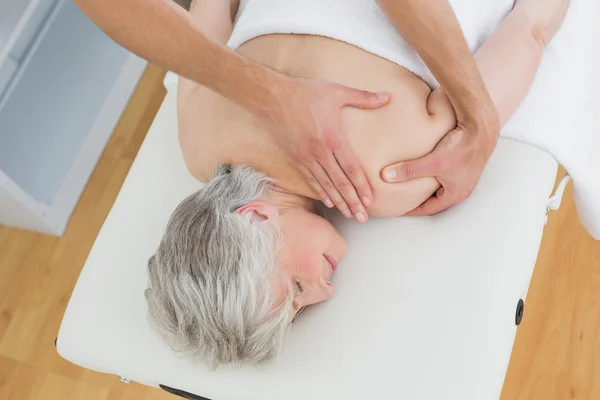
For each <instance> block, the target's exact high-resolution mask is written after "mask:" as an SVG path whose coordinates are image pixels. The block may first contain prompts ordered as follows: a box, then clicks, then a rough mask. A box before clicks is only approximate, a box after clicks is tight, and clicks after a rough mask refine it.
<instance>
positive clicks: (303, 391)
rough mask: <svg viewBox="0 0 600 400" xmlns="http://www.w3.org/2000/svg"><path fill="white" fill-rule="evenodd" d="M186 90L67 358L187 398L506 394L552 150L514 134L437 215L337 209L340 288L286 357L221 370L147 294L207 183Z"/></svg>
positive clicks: (108, 230) (294, 338)
mask: <svg viewBox="0 0 600 400" xmlns="http://www.w3.org/2000/svg"><path fill="white" fill-rule="evenodd" d="M175 98H176V93H175V90H171V91H170V92H169V93H168V95H167V97H166V98H165V100H164V103H163V104H162V107H161V108H160V111H159V113H158V115H157V117H156V119H155V121H154V123H153V125H152V127H151V129H150V132H149V133H148V136H147V138H146V140H145V141H144V143H143V145H142V147H141V150H140V152H139V154H138V156H137V159H136V160H135V163H134V164H133V167H132V169H131V171H130V173H129V175H128V177H127V180H126V182H125V184H124V186H123V188H122V190H121V193H120V194H119V196H118V198H117V200H116V202H115V204H114V207H113V209H112V210H111V212H110V214H109V216H108V218H107V219H106V222H105V224H104V226H103V228H102V230H101V232H100V234H99V235H98V238H97V240H96V243H95V245H94V247H93V249H92V251H91V253H90V255H89V258H88V260H87V262H86V264H85V266H84V268H83V271H82V273H81V276H80V278H79V281H78V283H77V286H76V287H75V290H74V292H73V295H72V297H71V300H70V302H69V305H68V308H67V311H66V313H65V316H64V320H63V322H62V326H61V329H60V333H59V335H58V340H57V348H58V352H59V353H60V355H61V356H62V357H64V358H66V359H67V360H70V361H71V362H73V363H75V364H78V365H80V366H83V367H85V368H89V369H92V370H96V371H100V372H106V373H110V374H117V375H120V376H122V377H124V378H127V379H130V380H134V381H137V382H140V383H142V384H146V385H151V386H158V385H164V386H166V387H169V388H174V389H177V390H179V391H180V392H179V393H180V394H181V395H184V396H185V397H186V398H189V399H203V398H207V399H211V400H238V399H239V400H252V399H256V400H280V399H285V400H301V399H312V400H330V399H334V400H337V399H344V400H351V399H391V398H394V399H410V400H440V399H444V400H454V399H456V400H492V399H494V400H495V399H498V397H499V396H500V391H501V388H502V384H503V380H504V376H505V372H506V368H507V365H508V361H509V357H510V353H511V349H512V346H513V341H514V337H515V333H516V330H517V326H516V320H518V319H519V317H520V312H521V311H522V309H521V308H520V307H518V304H519V303H520V300H521V299H525V295H526V292H527V289H528V286H529V282H530V278H531V275H532V271H533V267H534V264H535V261H536V257H537V253H538V249H539V245H540V240H541V237H542V231H543V228H544V223H545V219H546V204H547V201H548V197H549V196H550V194H551V191H552V188H553V185H554V182H555V177H556V172H557V163H556V161H555V160H554V159H553V158H552V157H551V156H550V155H549V154H547V153H546V152H544V151H542V150H539V149H537V148H535V147H532V146H529V145H525V144H522V143H518V142H514V141H511V140H508V139H501V140H500V142H499V144H498V147H497V149H496V151H495V153H494V155H493V156H492V158H491V160H490V162H489V164H488V166H487V168H486V170H485V172H484V174H483V176H482V177H481V181H480V183H479V184H478V186H477V188H476V189H475V191H474V192H473V194H472V196H471V197H470V198H468V199H467V200H466V201H465V202H464V203H462V204H460V205H458V206H456V207H454V208H452V209H451V210H449V211H447V212H445V213H442V214H440V215H437V216H434V217H428V218H395V219H394V218H391V219H385V220H383V219H380V220H378V219H371V220H370V222H369V223H368V224H367V225H365V226H359V225H358V224H356V223H353V222H349V221H346V220H344V219H343V218H339V217H337V216H333V218H332V219H333V222H334V224H335V225H337V226H338V228H339V229H340V231H341V232H342V234H343V235H344V236H345V238H346V239H347V241H348V248H349V251H348V253H347V256H346V258H345V260H344V261H343V263H342V264H341V265H340V268H339V269H338V271H337V272H336V275H335V277H334V282H335V284H336V296H335V297H334V298H333V299H332V300H330V301H327V302H325V303H322V304H320V305H317V306H313V307H310V308H309V309H307V310H306V311H305V312H304V313H303V314H302V315H301V317H299V318H298V321H297V322H296V323H295V324H293V326H292V328H291V331H290V333H289V334H288V338H287V342H286V345H285V349H284V353H283V355H282V357H281V358H280V360H279V361H278V363H277V364H276V365H275V366H274V367H264V368H260V369H256V368H252V367H239V366H237V367H226V368H221V369H218V370H217V371H216V372H209V371H208V370H207V369H206V368H205V367H204V366H203V365H194V364H192V363H191V362H189V361H188V360H186V359H182V358H179V357H177V356H175V355H174V354H172V353H171V351H170V350H169V349H168V348H167V347H166V346H165V345H163V343H162V342H161V340H160V339H159V338H158V336H156V335H155V333H154V332H153V331H152V330H151V328H150V326H149V324H148V321H147V309H146V303H145V299H144V289H145V288H146V284H147V276H146V262H147V260H148V258H149V257H150V255H151V254H153V252H154V251H155V250H156V248H157V246H158V243H159V240H160V238H161V236H162V234H163V232H164V229H165V226H166V223H167V220H168V218H169V216H170V214H171V212H172V211H173V210H174V208H175V207H176V205H177V204H178V203H179V202H180V201H181V200H182V199H183V198H184V197H185V196H186V195H187V194H189V193H191V192H192V191H194V190H197V189H198V188H199V187H200V186H201V184H200V183H198V182H197V181H195V180H194V179H193V178H192V177H191V176H190V175H189V173H188V172H187V170H186V168H185V165H184V163H183V160H182V157H181V155H180V150H179V147H178V142H177V133H176V132H177V121H176V104H175V103H176V102H175ZM527 317H528V315H527V312H525V314H524V318H527ZM181 391H185V392H187V393H183V392H181Z"/></svg>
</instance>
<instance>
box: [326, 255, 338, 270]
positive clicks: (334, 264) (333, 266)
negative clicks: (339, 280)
mask: <svg viewBox="0 0 600 400" xmlns="http://www.w3.org/2000/svg"><path fill="white" fill-rule="evenodd" d="M323 256H325V259H326V260H327V262H329V265H331V269H332V270H334V271H335V270H336V269H337V267H338V263H337V261H336V260H335V258H333V257H331V256H330V255H329V254H323Z"/></svg>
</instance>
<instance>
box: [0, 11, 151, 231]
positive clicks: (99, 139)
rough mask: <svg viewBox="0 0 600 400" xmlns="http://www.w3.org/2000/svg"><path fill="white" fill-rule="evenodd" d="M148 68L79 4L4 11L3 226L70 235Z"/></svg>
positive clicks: (0, 98) (0, 104)
mask: <svg viewBox="0 0 600 400" xmlns="http://www.w3.org/2000/svg"><path fill="white" fill-rule="evenodd" d="M145 66H146V62H145V61H143V60H141V59H139V58H138V57H136V56H134V55H132V54H131V53H129V52H128V51H126V50H125V49H123V48H121V47H120V46H118V45H117V44H115V43H114V42H113V41H112V40H110V39H109V38H108V37H107V36H105V35H104V33H102V31H100V29H99V28H97V27H96V26H95V25H94V24H93V23H92V22H91V21H90V20H89V19H88V18H87V17H86V16H85V15H84V14H83V13H81V11H80V10H79V9H78V8H77V7H76V6H75V5H74V4H73V3H72V2H71V1H68V0H30V1H29V2H27V1H23V0H2V1H1V2H0V224H5V225H12V226H18V227H23V228H26V229H33V230H38V231H42V232H46V233H50V234H55V235H61V234H62V233H63V231H64V229H65V227H66V225H67V222H68V219H69V217H70V215H71V213H72V211H73V209H74V208H75V206H76V204H77V201H78V199H79V197H80V195H81V193H82V191H83V189H84V187H85V184H86V183H87V180H88V178H89V176H90V175H91V173H92V171H93V169H94V167H95V165H96V163H97V161H98V158H99V156H100V154H101V153H102V151H103V149H104V147H105V145H106V142H107V141H108V139H109V138H110V135H111V133H112V131H113V129H114V127H115V126H116V124H117V122H118V119H119V117H120V115H121V112H122V111H123V109H124V108H125V106H126V104H127V102H128V100H129V97H130V96H131V93H132V92H133V90H134V89H135V86H136V84H137V82H138V80H139V77H140V76H141V74H142V72H143V70H144V68H145Z"/></svg>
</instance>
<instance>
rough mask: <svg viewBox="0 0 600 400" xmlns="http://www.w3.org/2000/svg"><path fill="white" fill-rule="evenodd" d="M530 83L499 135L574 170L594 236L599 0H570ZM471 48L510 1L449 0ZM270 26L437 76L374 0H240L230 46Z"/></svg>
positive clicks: (599, 194) (581, 208) (597, 226)
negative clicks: (340, 43)
mask: <svg viewBox="0 0 600 400" xmlns="http://www.w3.org/2000/svg"><path fill="white" fill-rule="evenodd" d="M571 3H572V4H571V7H570V9H569V13H568V15H567V18H566V20H565V21H564V23H563V26H562V28H561V30H560V31H559V32H558V34H557V35H556V36H555V37H554V39H553V40H552V41H551V43H550V44H549V45H548V47H547V50H546V52H545V54H544V57H543V59H542V62H541V65H540V69H539V71H538V74H537V76H536V79H535V82H534V84H533V87H532V88H531V90H530V92H529V93H528V95H527V97H526V99H525V100H524V102H523V104H522V105H521V107H520V108H519V109H518V110H517V112H516V113H515V115H514V116H513V117H512V118H511V119H510V121H509V122H508V123H507V124H506V126H505V127H504V129H503V130H502V131H501V133H500V134H501V136H504V137H508V138H512V139H515V140H518V141H522V142H525V143H529V144H532V145H535V146H538V147H540V148H542V149H544V150H546V151H548V152H549V153H550V154H552V155H553V156H554V157H555V158H556V159H557V160H558V161H559V162H560V163H561V164H562V165H563V166H564V167H565V168H566V169H567V171H568V173H569V174H570V175H571V176H572V178H573V182H574V190H575V191H574V194H575V204H576V206H577V210H578V214H579V218H580V220H581V222H582V224H583V225H584V226H585V227H586V229H587V230H588V232H589V233H590V234H591V235H592V236H593V237H594V238H596V239H600V178H599V177H598V174H600V158H599V157H600V77H598V76H597V74H595V73H594V71H600V45H599V44H598V39H600V28H599V24H600V2H599V1H597V0H572V1H571ZM450 4H451V5H452V7H453V9H454V11H455V13H456V15H457V17H458V20H459V22H460V24H461V28H462V30H463V33H464V35H465V38H466V40H467V43H468V44H469V47H470V49H471V51H472V52H475V51H476V50H477V48H479V46H481V44H482V43H483V42H485V40H486V39H487V38H488V37H489V36H490V35H491V34H492V33H493V31H494V30H495V28H496V27H497V26H498V24H499V23H500V22H501V21H502V19H503V18H504V17H505V16H506V15H507V13H508V12H510V10H511V8H512V6H513V1H512V0H450ZM270 33H298V34H313V35H321V36H327V37H331V38H334V39H337V40H341V41H344V42H348V43H350V44H353V45H355V46H357V47H360V48H362V49H364V50H366V51H369V52H371V53H373V54H377V55H378V56H380V57H383V58H386V59H389V60H391V61H393V62H395V63H397V64H399V65H402V66H404V67H405V68H407V69H409V70H411V71H412V72H414V73H416V74H417V75H419V76H420V77H422V78H423V79H424V80H425V81H426V82H428V83H429V84H430V85H431V86H432V87H435V86H437V82H436V81H435V79H434V78H433V76H432V75H431V73H430V71H429V70H428V69H427V67H426V66H425V64H424V63H423V62H422V60H421V59H420V58H419V57H418V55H417V54H416V52H415V51H414V49H412V48H411V47H410V46H409V45H408V43H407V42H406V40H404V38H403V37H402V36H401V35H400V34H399V33H398V32H397V31H396V30H395V28H394V26H393V24H391V23H390V21H389V20H387V18H386V17H385V15H384V14H383V12H382V11H381V9H380V8H379V7H378V6H377V4H376V3H375V1H374V0H242V1H241V7H240V12H238V15H237V17H236V25H235V28H234V31H233V34H232V37H231V39H230V41H229V43H228V44H229V46H230V47H232V48H237V47H238V46H240V45H241V44H242V43H244V42H246V41H248V40H250V39H252V38H254V37H257V36H261V35H266V34H270Z"/></svg>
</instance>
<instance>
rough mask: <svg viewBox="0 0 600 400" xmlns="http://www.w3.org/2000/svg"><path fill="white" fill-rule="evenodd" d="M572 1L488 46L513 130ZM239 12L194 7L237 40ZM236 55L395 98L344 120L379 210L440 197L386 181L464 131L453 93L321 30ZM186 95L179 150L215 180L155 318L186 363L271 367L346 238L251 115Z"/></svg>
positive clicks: (154, 271) (163, 281)
mask: <svg viewBox="0 0 600 400" xmlns="http://www.w3.org/2000/svg"><path fill="white" fill-rule="evenodd" d="M250 1H253V0H250ZM310 4H311V3H310V2H306V7H310V6H311V5H310ZM348 7H352V2H350V3H348ZM566 7H567V1H566V0H521V1H519V2H517V3H516V5H515V7H514V9H513V11H512V12H511V13H510V14H509V15H508V16H507V17H506V19H505V20H504V21H503V22H502V24H501V25H500V26H499V28H498V29H497V31H496V32H495V33H494V34H493V36H492V37H491V38H490V39H489V40H488V41H487V42H486V43H485V44H484V45H483V46H482V47H481V48H480V49H479V50H478V51H477V53H476V55H475V58H476V61H477V63H478V67H479V69H480V71H481V74H482V75H483V77H484V80H485V83H486V85H487V88H488V90H489V92H490V95H491V97H492V99H493V101H494V104H495V106H496V107H497V111H498V114H499V118H500V123H501V124H504V123H505V122H506V121H507V119H508V118H509V117H510V115H511V114H512V113H513V112H514V111H515V109H516V108H517V107H518V105H519V104H520V102H521V101H522V100H523V98H524V96H525V94H526V93H527V91H528V89H529V87H530V85H531V83H532V81H533V78H534V76H535V73H536V70H537V66H538V63H539V60H540V57H541V55H542V52H543V49H544V45H545V44H546V43H547V42H548V41H549V40H550V39H551V38H552V36H553V35H554V33H555V32H556V30H557V29H558V27H559V25H560V24H561V22H562V20H563V18H564V15H565V12H566ZM236 10H237V5H236V4H229V3H228V2H224V1H221V0H196V1H195V2H194V3H193V4H192V7H191V10H190V13H191V14H192V15H193V17H194V18H195V20H196V21H197V22H198V24H199V26H200V27H201V28H202V29H203V30H204V31H205V32H206V33H207V34H209V35H211V36H212V37H213V38H214V40H218V41H220V42H223V43H225V42H227V40H228V38H229V37H230V35H231V32H232V15H235V13H236ZM238 51H239V52H240V53H241V54H243V55H245V56H246V57H249V58H251V59H253V60H255V61H257V62H259V63H261V64H263V65H266V66H269V67H271V68H274V69H277V70H279V71H282V72H284V73H286V74H290V75H294V76H298V77H305V78H311V79H321V80H328V81H334V82H338V83H341V84H345V85H348V86H351V87H359V88H363V89H367V90H372V91H382V90H385V91H388V92H390V93H391V101H390V103H389V104H388V105H387V106H385V107H383V108H381V109H378V110H375V111H373V110H371V111H366V110H359V109H351V108H348V109H344V110H343V113H342V121H343V124H344V130H345V133H346V134H347V136H348V138H349V141H350V144H351V145H352V147H353V149H354V151H355V152H356V154H357V156H358V157H359V159H360V160H361V163H362V165H363V167H364V170H365V172H366V174H367V177H368V179H369V182H370V184H371V187H372V188H373V191H374V201H373V203H372V204H371V205H370V207H369V212H370V214H372V215H374V216H379V217H396V216H399V215H402V214H404V213H406V212H407V211H409V210H411V209H413V208H414V207H416V206H418V205H419V204H420V203H422V202H423V201H424V200H425V199H427V198H428V197H429V196H431V195H432V194H433V193H434V192H435V191H436V190H437V189H438V187H439V183H438V182H437V180H436V179H434V178H424V179H417V180H413V181H410V182H407V183H402V184H387V183H385V182H384V181H383V180H382V179H381V178H380V171H381V170H382V168H383V167H385V166H386V165H389V164H391V163H394V162H398V161H402V160H406V159H414V158H418V157H420V156H422V155H424V154H426V153H428V152H430V151H431V150H432V149H433V148H434V146H435V145H436V143H437V142H438V140H439V139H440V138H441V137H442V136H444V135H445V134H446V133H447V132H448V131H450V130H452V129H453V128H454V127H455V123H456V120H455V115H454V112H453V109H452V106H451V104H450V102H449V101H448V99H447V97H446V96H445V94H444V92H443V90H441V89H436V90H433V91H432V90H431V89H430V87H429V86H428V85H427V84H426V83H425V82H424V81H423V80H421V79H420V78H419V77H418V76H416V75H414V74H413V73H411V72H409V71H408V70H406V69H405V68H403V67H402V66H401V65H397V64H394V63H392V62H390V61H387V60H385V59H383V58H380V57H378V56H376V55H373V54H371V53H368V52H366V51H364V50H361V49H360V48H358V47H355V46H352V45H349V44H347V43H343V42H340V41H336V40H333V39H330V38H327V37H323V36H311V35H290V34H273V35H266V36H260V37H256V38H254V39H252V40H250V41H247V42H246V43H244V44H243V45H242V46H241V47H239V49H238ZM178 93H179V94H178V96H179V97H178V120H179V141H180V146H181V150H182V152H183V156H184V159H185V162H186V164H187V167H188V169H189V171H190V172H191V173H192V175H193V176H194V177H196V178H197V179H198V180H199V181H202V182H206V185H205V186H204V187H203V188H202V189H200V190H199V191H197V192H196V193H193V194H192V195H190V196H189V197H187V198H186V199H184V200H183V201H182V202H181V204H180V205H179V206H178V207H177V209H176V210H175V211H174V212H173V214H172V216H171V219H170V221H169V224H168V226H167V229H166V232H165V234H164V237H163V238H162V241H161V243H160V246H159V248H158V250H157V251H156V254H155V255H154V256H152V257H151V258H150V261H149V264H148V272H149V276H150V287H149V289H147V291H146V298H147V301H148V305H149V310H150V318H151V320H152V322H153V323H154V325H155V326H156V328H157V330H158V331H159V333H160V334H161V336H162V337H163V339H164V340H165V341H166V342H167V343H168V344H169V345H170V346H171V347H173V348H174V349H175V350H176V351H179V352H182V353H183V354H185V355H188V356H191V357H193V358H197V359H203V360H204V361H206V362H208V363H209V364H210V365H212V366H217V365H220V364H227V363H236V362H242V363H251V364H262V363H265V362H267V361H270V360H272V359H274V358H275V357H276V355H277V354H278V351H279V349H280V348H281V345H282V342H283V338H284V335H285V333H286V330H287V329H288V327H289V326H290V323H291V322H292V320H293V319H294V318H295V316H296V315H297V313H298V312H299V311H300V310H302V309H303V308H304V307H306V306H308V305H311V304H315V303H319V302H321V301H324V300H327V299H329V298H331V297H332V296H333V295H334V286H333V284H332V283H331V277H332V275H333V274H334V272H335V270H336V268H338V264H339V263H340V261H341V260H342V258H343V257H344V253H345V250H346V243H345V241H344V239H343V238H342V237H341V236H340V234H339V233H338V232H337V231H336V229H335V228H334V227H333V226H332V225H331V224H330V223H329V222H328V221H327V220H326V219H325V218H323V217H322V216H321V215H320V214H319V212H318V208H317V200H316V199H317V195H316V193H314V192H313V191H312V190H311V187H310V186H309V185H308V184H307V183H306V182H305V180H304V178H303V175H302V174H301V173H300V172H299V171H298V170H296V169H295V167H294V166H292V165H291V164H290V163H289V162H288V161H287V160H286V158H285V157H284V156H283V154H282V152H281V151H280V149H279V148H278V146H277V144H276V142H275V141H274V140H273V139H272V138H271V137H270V136H269V135H268V134H267V133H266V130H265V129H264V127H263V126H261V125H260V123H259V122H258V121H257V119H256V118H255V117H254V116H253V115H251V114H249V113H248V112H246V111H245V110H244V109H242V108H240V107H239V106H237V105H236V104H234V103H232V102H230V101H228V100H227V99H225V98H223V97H220V96H219V95H217V94H215V93H213V92H211V91H209V90H207V89H206V88H204V87H201V86H199V85H197V84H195V83H194V82H191V81H188V80H184V79H181V80H180V83H179V92H178ZM382 240H386V238H382Z"/></svg>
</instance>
